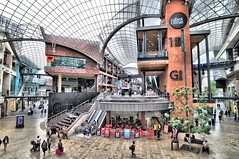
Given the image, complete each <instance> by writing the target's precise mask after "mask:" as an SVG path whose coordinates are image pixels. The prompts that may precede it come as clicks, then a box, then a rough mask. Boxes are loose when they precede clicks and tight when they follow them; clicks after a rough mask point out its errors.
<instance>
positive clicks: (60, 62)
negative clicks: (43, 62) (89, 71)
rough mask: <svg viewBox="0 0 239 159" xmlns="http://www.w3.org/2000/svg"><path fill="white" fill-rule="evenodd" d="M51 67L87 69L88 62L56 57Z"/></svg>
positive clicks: (74, 58) (73, 58)
mask: <svg viewBox="0 0 239 159" xmlns="http://www.w3.org/2000/svg"><path fill="white" fill-rule="evenodd" d="M48 62H49V61H48ZM51 66H57V67H71V68H85V66H86V60H85V59H80V58H76V57H63V56H54V58H53V62H51Z"/></svg>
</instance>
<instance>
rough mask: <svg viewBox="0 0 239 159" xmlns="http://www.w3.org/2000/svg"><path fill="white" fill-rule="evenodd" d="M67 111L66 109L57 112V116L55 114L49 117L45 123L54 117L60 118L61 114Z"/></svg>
mask: <svg viewBox="0 0 239 159" xmlns="http://www.w3.org/2000/svg"><path fill="white" fill-rule="evenodd" d="M67 110H68V109H65V110H63V111H61V112H59V113H57V114H55V115H53V116H51V117H49V118H48V119H47V121H48V122H49V121H50V120H51V119H53V118H55V117H57V116H60V115H62V114H64V113H66V112H67Z"/></svg>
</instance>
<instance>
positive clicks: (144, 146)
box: [0, 108, 239, 159]
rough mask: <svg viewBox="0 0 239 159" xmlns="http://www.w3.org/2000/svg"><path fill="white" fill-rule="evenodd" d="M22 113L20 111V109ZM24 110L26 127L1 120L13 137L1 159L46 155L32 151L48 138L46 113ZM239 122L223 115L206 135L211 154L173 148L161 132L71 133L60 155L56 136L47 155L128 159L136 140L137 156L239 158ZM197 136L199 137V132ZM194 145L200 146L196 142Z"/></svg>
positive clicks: (1, 128) (1, 130)
mask: <svg viewBox="0 0 239 159" xmlns="http://www.w3.org/2000/svg"><path fill="white" fill-rule="evenodd" d="M19 113H21V112H19ZM23 113H25V127H24V128H18V129H16V128H15V126H16V122H15V120H16V116H15V115H16V114H17V113H12V114H11V115H10V116H8V117H5V118H3V119H1V120H0V138H1V139H2V138H3V137H4V136H5V135H8V136H9V138H10V144H9V145H8V147H7V151H3V145H2V146H1V147H0V158H1V159H28V158H29V159H40V158H44V157H43V153H42V152H30V148H31V147H32V145H30V141H31V140H33V139H35V138H36V136H37V135H40V136H41V138H42V139H46V135H45V128H44V123H45V120H46V116H44V115H42V116H41V114H40V110H38V109H37V108H35V110H34V115H33V116H28V115H27V114H26V112H23ZM238 132H239V122H235V121H234V120H233V117H230V118H227V117H224V120H223V121H222V122H221V123H219V122H218V121H217V122H216V125H215V126H213V127H212V131H211V135H209V136H206V139H207V140H208V141H209V146H210V154H207V153H201V152H200V154H195V153H191V152H188V151H183V150H178V151H172V150H170V147H169V143H170V134H162V136H161V140H159V141H158V140H156V139H155V138H153V139H147V138H140V139H133V138H132V139H123V138H121V139H115V138H109V139H108V138H104V137H101V136H93V137H90V138H84V137H79V136H77V135H72V136H70V137H69V139H64V140H63V145H64V148H65V152H64V153H63V154H62V155H61V156H56V155H55V148H56V146H57V141H58V138H57V137H55V136H54V144H53V146H52V149H51V151H50V152H47V153H46V156H45V158H49V159H58V158H62V159H127V158H131V157H130V156H131V152H130V150H129V148H128V147H129V146H130V145H131V143H132V141H133V140H135V141H136V152H135V153H136V155H137V157H136V158H138V159H157V158H159V159H205V158H210V159H238V158H239V135H238ZM183 136H184V134H180V145H182V144H186V143H185V142H184V141H183ZM196 137H200V136H199V135H196ZM193 146H198V147H201V146H200V145H197V144H193Z"/></svg>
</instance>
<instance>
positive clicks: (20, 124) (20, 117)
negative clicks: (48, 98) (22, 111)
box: [16, 115, 24, 128]
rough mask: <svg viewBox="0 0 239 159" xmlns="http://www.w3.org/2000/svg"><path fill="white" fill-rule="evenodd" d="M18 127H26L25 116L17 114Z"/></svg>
mask: <svg viewBox="0 0 239 159" xmlns="http://www.w3.org/2000/svg"><path fill="white" fill-rule="evenodd" d="M16 128H24V116H23V115H17V117H16Z"/></svg>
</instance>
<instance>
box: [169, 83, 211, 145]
mask: <svg viewBox="0 0 239 159" xmlns="http://www.w3.org/2000/svg"><path fill="white" fill-rule="evenodd" d="M192 94H197V96H198V97H200V100H199V102H200V107H197V108H196V109H195V112H197V116H196V117H194V116H193V106H190V105H189V103H190V101H189V100H190V98H189V97H190V96H192ZM172 95H173V96H174V97H175V101H174V102H173V103H172V104H170V107H171V108H172V109H171V112H172V115H173V117H172V119H171V124H172V127H173V128H177V129H179V128H180V129H181V128H182V130H183V131H184V132H186V133H188V134H189V139H190V138H191V133H196V132H197V133H206V134H209V131H210V129H209V127H208V125H207V123H208V116H207V112H206V111H205V110H204V108H205V102H204V101H205V100H204V99H205V98H203V97H204V96H201V95H199V93H198V90H197V89H195V88H190V87H187V86H181V87H178V88H173V94H172ZM201 103H202V104H201ZM184 113H185V117H186V118H185V120H183V117H182V115H183V114H184ZM195 119H196V120H198V123H199V124H198V125H197V126H196V125H195V122H194V121H195ZM189 144H190V149H191V140H189Z"/></svg>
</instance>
